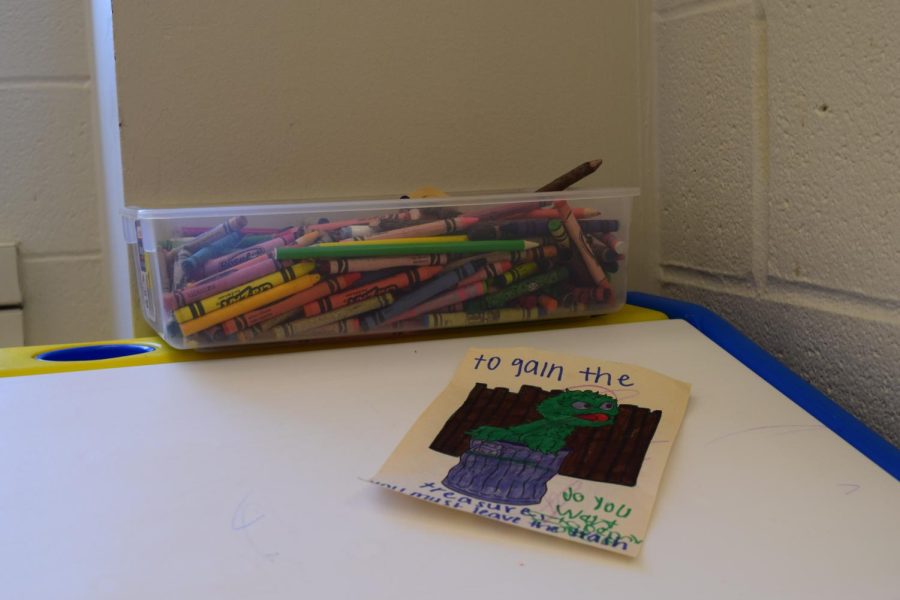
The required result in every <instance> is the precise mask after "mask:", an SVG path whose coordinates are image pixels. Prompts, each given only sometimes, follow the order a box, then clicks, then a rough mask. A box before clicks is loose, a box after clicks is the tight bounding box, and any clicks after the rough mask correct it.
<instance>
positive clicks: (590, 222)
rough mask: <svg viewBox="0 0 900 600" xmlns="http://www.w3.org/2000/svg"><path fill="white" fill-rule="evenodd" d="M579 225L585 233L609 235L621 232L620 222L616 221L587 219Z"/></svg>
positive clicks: (579, 222)
mask: <svg viewBox="0 0 900 600" xmlns="http://www.w3.org/2000/svg"><path fill="white" fill-rule="evenodd" d="M578 224H579V225H581V231H583V232H584V233H609V232H611V231H618V230H619V221H618V220H616V219H586V220H583V221H578Z"/></svg>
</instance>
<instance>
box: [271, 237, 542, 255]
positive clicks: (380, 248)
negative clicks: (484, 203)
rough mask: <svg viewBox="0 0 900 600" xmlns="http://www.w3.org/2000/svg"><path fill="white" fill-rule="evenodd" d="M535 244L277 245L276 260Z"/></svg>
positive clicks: (481, 249) (521, 247) (517, 247)
mask: <svg viewBox="0 0 900 600" xmlns="http://www.w3.org/2000/svg"><path fill="white" fill-rule="evenodd" d="M535 247H537V244H535V243H534V242H528V241H526V240H488V241H478V242H476V241H468V242H432V243H424V244H392V243H390V242H385V243H384V244H359V245H358V244H355V243H353V242H347V243H346V244H340V245H338V246H324V247H323V246H322V245H321V244H319V245H317V246H309V247H307V248H278V249H276V250H275V257H276V258H278V259H292V260H303V259H319V258H322V259H328V258H349V257H355V256H358V257H367V256H404V255H407V254H477V253H479V252H495V251H505V252H511V251H523V250H529V249H531V248H535Z"/></svg>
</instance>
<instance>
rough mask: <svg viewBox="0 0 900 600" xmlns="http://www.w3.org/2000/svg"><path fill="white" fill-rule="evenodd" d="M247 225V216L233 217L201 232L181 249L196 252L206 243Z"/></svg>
mask: <svg viewBox="0 0 900 600" xmlns="http://www.w3.org/2000/svg"><path fill="white" fill-rule="evenodd" d="M245 225H247V217H231V218H230V219H228V220H227V221H225V222H224V223H222V224H220V225H216V226H215V227H213V228H212V229H209V230H207V231H205V232H203V233H201V234H200V235H198V236H197V237H195V238H194V239H192V240H191V241H190V242H188V243H186V244H185V245H184V246H181V248H179V250H185V251H187V252H190V253H194V252H196V251H197V250H198V249H200V247H202V246H205V245H206V244H209V243H211V242H214V241H215V240H217V239H219V238H221V237H225V236H226V235H228V234H229V233H234V232H237V231H240V230H241V229H242V228H243V227H244V226H245Z"/></svg>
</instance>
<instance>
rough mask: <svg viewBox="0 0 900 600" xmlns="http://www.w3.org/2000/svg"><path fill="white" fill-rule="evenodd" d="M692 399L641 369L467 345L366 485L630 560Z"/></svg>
mask: <svg viewBox="0 0 900 600" xmlns="http://www.w3.org/2000/svg"><path fill="white" fill-rule="evenodd" d="M689 394H690V385H689V384H687V383H684V382H681V381H678V380H675V379H672V378H670V377H666V376H664V375H661V374H659V373H656V372H654V371H651V370H650V369H645V368H643V367H640V366H637V365H630V364H623V363H615V362H609V361H604V360H599V359H596V358H586V357H578V356H570V355H562V354H557V353H548V352H543V351H541V350H537V349H534V348H525V347H518V348H472V349H470V350H469V351H468V352H467V353H466V355H465V357H464V358H463V360H462V362H461V364H460V365H459V368H458V369H457V371H456V374H455V375H454V377H453V380H452V381H451V382H450V384H449V385H448V386H447V388H446V389H444V391H443V392H442V393H441V394H440V395H439V396H438V397H437V399H436V400H435V401H434V402H433V403H432V404H431V405H430V406H429V407H428V408H427V409H426V410H425V412H424V413H423V414H422V415H421V416H420V417H419V419H418V420H417V421H416V423H415V424H414V425H413V427H412V428H411V429H410V431H409V432H408V433H407V434H406V436H405V437H404V438H403V440H402V441H401V442H400V444H399V445H398V446H397V448H396V449H395V450H394V452H393V453H392V454H391V456H390V457H389V458H388V460H387V462H386V463H385V464H384V466H382V468H381V470H380V471H379V472H378V473H377V474H376V475H375V476H374V477H373V478H371V479H370V480H369V481H371V482H372V483H374V484H376V485H379V486H381V487H384V488H386V489H390V490H393V491H395V492H399V493H403V494H405V495H408V496H411V497H413V498H417V499H419V500H423V501H426V502H430V503H433V504H436V505H439V506H444V507H449V508H453V509H456V510H461V511H464V512H468V513H472V514H473V515H477V516H480V517H483V518H487V519H493V520H496V521H499V522H502V523H507V524H509V525H513V526H516V527H522V528H525V529H528V530H530V531H533V532H536V533H542V534H545V535H552V536H556V537H560V538H564V539H566V540H570V541H573V542H577V543H582V544H588V545H590V546H594V547H596V548H602V549H604V550H608V551H612V552H617V553H620V554H624V555H627V556H632V557H634V556H637V555H638V554H639V553H640V550H641V548H642V547H643V545H644V539H645V535H646V534H647V528H648V525H649V523H650V516H651V513H652V510H653V504H654V501H655V499H656V494H657V490H658V489H659V484H660V480H661V479H662V475H663V470H664V469H665V466H666V462H667V460H668V458H669V452H670V451H671V449H672V444H673V443H674V442H675V437H676V435H677V433H678V429H679V427H680V425H681V421H682V419H683V418H684V414H685V410H686V408H687V401H688V396H689Z"/></svg>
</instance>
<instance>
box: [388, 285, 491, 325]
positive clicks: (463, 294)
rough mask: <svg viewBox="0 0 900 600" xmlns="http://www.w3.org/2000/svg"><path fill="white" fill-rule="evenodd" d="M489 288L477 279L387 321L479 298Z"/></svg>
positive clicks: (407, 317) (415, 315) (403, 318)
mask: <svg viewBox="0 0 900 600" xmlns="http://www.w3.org/2000/svg"><path fill="white" fill-rule="evenodd" d="M488 289H489V286H488V284H487V283H485V282H484V281H476V282H475V283H470V284H469V285H465V286H460V287H456V288H453V289H452V290H450V291H448V292H445V293H443V294H441V295H439V296H436V297H434V298H432V299H431V300H429V301H428V302H423V303H422V304H419V305H418V306H414V307H413V308H411V309H409V310H408V311H406V312H404V313H401V314H399V315H397V316H396V317H394V318H393V319H390V320H389V321H387V322H388V323H391V322H395V321H402V320H405V319H412V318H413V317H418V316H419V315H423V314H425V313H429V312H434V311H436V310H438V309H441V308H445V307H447V306H450V305H451V304H456V303H458V302H465V301H466V300H471V299H472V298H477V297H479V296H483V295H485V294H486V293H487V292H488Z"/></svg>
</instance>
